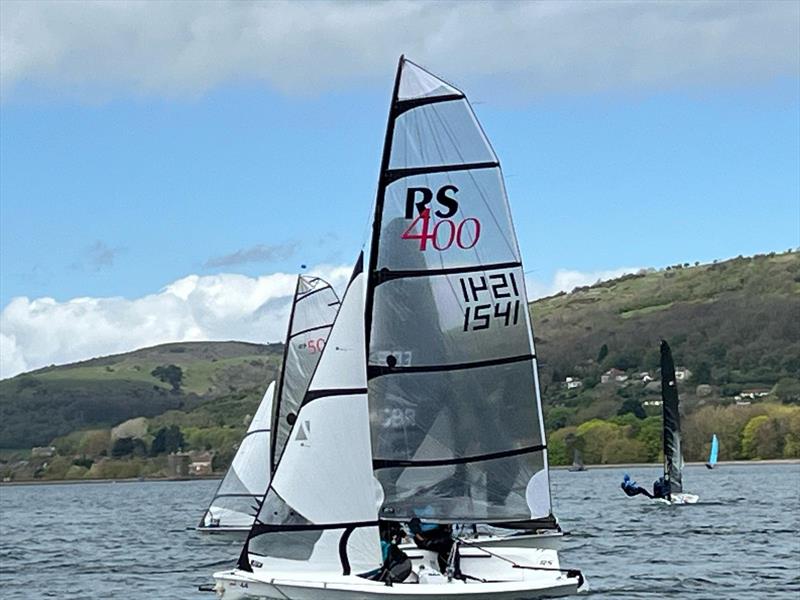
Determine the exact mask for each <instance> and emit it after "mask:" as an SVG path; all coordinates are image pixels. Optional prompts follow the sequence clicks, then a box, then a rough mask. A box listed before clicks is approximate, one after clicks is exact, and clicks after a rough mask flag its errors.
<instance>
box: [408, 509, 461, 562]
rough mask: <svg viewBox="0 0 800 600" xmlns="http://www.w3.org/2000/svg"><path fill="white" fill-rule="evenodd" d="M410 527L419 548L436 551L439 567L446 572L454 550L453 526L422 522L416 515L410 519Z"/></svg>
mask: <svg viewBox="0 0 800 600" xmlns="http://www.w3.org/2000/svg"><path fill="white" fill-rule="evenodd" d="M408 529H409V531H410V532H411V534H412V535H413V536H414V543H415V544H416V545H417V548H421V549H422V550H430V551H432V552H436V554H437V555H438V562H439V569H440V570H441V571H442V573H444V571H445V570H446V569H447V563H448V561H449V560H450V552H451V551H452V550H453V528H452V527H451V526H450V525H441V524H438V523H422V522H421V521H420V520H419V517H414V518H413V519H411V521H409V523H408Z"/></svg>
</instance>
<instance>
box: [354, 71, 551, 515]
mask: <svg viewBox="0 0 800 600" xmlns="http://www.w3.org/2000/svg"><path fill="white" fill-rule="evenodd" d="M370 248H371V251H370V262H369V268H368V271H369V272H368V278H367V299H366V318H365V321H366V339H367V372H368V389H369V394H368V397H369V403H370V417H371V432H372V454H373V466H374V468H375V469H376V470H375V475H376V478H377V479H378V481H379V483H380V484H381V487H382V491H383V496H384V499H383V504H382V507H381V513H380V517H381V518H386V519H393V520H403V519H406V520H407V519H410V518H413V517H414V516H415V515H416V514H417V513H418V511H419V510H420V509H423V508H424V509H425V512H426V514H427V515H429V516H428V518H429V519H431V518H432V520H440V521H443V522H444V521H450V522H452V521H453V520H454V519H456V518H458V519H460V520H461V521H463V522H482V521H484V522H485V521H486V520H487V519H491V520H493V521H496V522H499V521H520V520H526V519H530V518H534V517H546V516H548V515H549V514H550V512H551V509H550V496H549V477H548V474H547V459H546V444H545V438H544V430H543V424H542V419H541V408H540V404H541V403H540V400H539V397H538V373H537V367H536V358H535V352H534V348H533V337H532V333H531V325H530V317H529V315H528V307H527V296H526V293H525V275H524V272H523V270H522V262H521V257H520V252H519V245H518V243H517V239H516V234H515V232H514V227H513V223H512V220H511V214H510V209H509V205H508V201H507V197H506V192H505V186H504V183H503V177H502V172H501V169H500V163H499V161H498V160H497V156H496V155H495V153H494V150H493V149H492V147H491V145H490V143H489V141H488V139H487V138H486V136H485V134H484V132H483V130H482V128H481V127H480V124H479V122H478V120H477V118H476V116H475V114H474V112H473V110H472V108H471V106H470V105H469V102H468V100H467V98H466V96H465V95H464V94H463V93H462V92H461V91H460V90H458V89H457V88H455V87H454V86H452V85H451V84H449V83H447V82H445V81H443V80H441V79H439V78H437V77H436V76H435V75H433V74H431V73H429V72H428V71H425V70H424V69H422V68H421V67H419V66H418V65H415V64H414V63H411V62H410V61H407V60H404V59H401V61H400V64H399V66H398V73H397V77H396V80H395V87H394V92H393V97H392V103H391V108H390V113H389V120H388V124H387V133H386V140H385V145H384V153H383V158H382V161H381V175H380V179H379V182H378V196H377V200H376V203H375V217H374V221H373V235H372V243H371V247H370Z"/></svg>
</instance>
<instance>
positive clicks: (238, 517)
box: [200, 381, 275, 529]
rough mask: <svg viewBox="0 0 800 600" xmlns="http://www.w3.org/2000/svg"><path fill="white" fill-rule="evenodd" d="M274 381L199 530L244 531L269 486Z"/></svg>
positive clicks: (251, 422)
mask: <svg viewBox="0 0 800 600" xmlns="http://www.w3.org/2000/svg"><path fill="white" fill-rule="evenodd" d="M274 393H275V382H274V381H273V382H272V383H270V384H269V387H268V388H267V391H266V393H265V394H264V398H263V399H262V400H261V404H259V406H258V409H257V410H256V414H255V415H254V416H253V419H252V420H251V421H250V425H249V426H248V428H247V433H246V434H245V436H244V438H243V439H242V441H241V443H240V444H239V449H238V450H237V451H236V455H235V456H234V457H233V461H232V462H231V466H230V467H229V468H228V471H227V473H225V477H224V478H223V479H222V481H221V482H220V484H219V486H218V487H217V491H216V492H215V493H214V498H213V500H212V501H211V505H210V506H209V507H208V509H207V510H206V512H205V514H204V515H203V518H202V519H201V520H200V527H201V528H215V527H219V528H245V529H246V528H247V527H250V526H251V525H252V524H253V518H254V517H255V514H256V512H257V511H258V505H259V502H260V501H261V498H262V497H263V496H264V493H265V492H266V490H267V486H268V485H269V469H268V465H267V462H266V457H268V456H269V452H270V423H271V421H272V402H273V396H274Z"/></svg>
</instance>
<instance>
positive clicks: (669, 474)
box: [660, 340, 683, 499]
mask: <svg viewBox="0 0 800 600" xmlns="http://www.w3.org/2000/svg"><path fill="white" fill-rule="evenodd" d="M660 351H661V403H662V411H663V442H664V479H665V480H666V482H667V484H668V490H669V492H668V494H669V495H668V499H671V498H670V496H671V494H677V493H680V492H682V491H683V483H682V480H681V470H682V469H683V457H682V456H681V416H680V412H679V409H678V386H677V383H676V378H675V363H674V362H673V360H672V351H671V350H670V348H669V344H667V342H666V340H661V348H660Z"/></svg>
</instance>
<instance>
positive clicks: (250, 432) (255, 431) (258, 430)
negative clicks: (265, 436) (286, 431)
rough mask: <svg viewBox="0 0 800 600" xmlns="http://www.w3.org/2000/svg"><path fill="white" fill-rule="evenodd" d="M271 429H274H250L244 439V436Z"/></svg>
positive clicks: (267, 431)
mask: <svg viewBox="0 0 800 600" xmlns="http://www.w3.org/2000/svg"><path fill="white" fill-rule="evenodd" d="M270 431H272V429H253V431H248V432H247V433H245V434H244V437H242V439H243V440H244V438H246V437H247V436H250V435H253V434H254V433H269V432H270Z"/></svg>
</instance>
